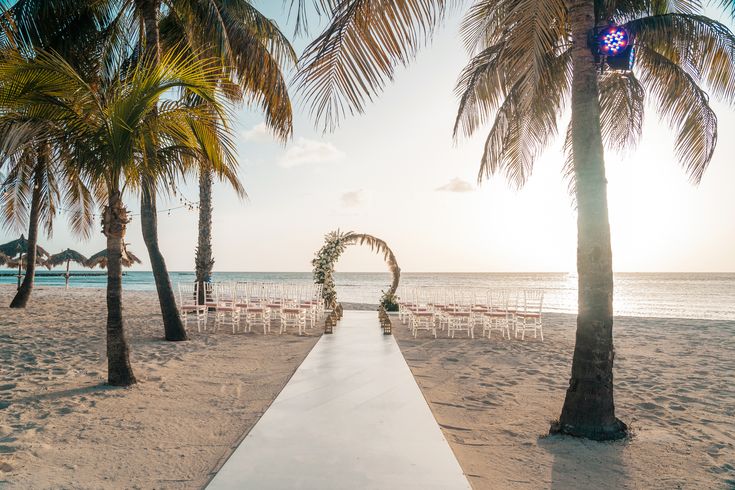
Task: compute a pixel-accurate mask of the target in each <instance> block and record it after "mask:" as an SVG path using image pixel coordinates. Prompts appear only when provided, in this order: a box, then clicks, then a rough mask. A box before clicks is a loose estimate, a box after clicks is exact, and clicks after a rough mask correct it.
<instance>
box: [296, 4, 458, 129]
mask: <svg viewBox="0 0 735 490" xmlns="http://www.w3.org/2000/svg"><path fill="white" fill-rule="evenodd" d="M453 1H454V0H394V1H391V2H385V1H382V0H340V1H335V2H334V5H333V8H331V9H330V16H331V23H330V25H329V26H328V27H327V28H326V29H325V30H324V32H322V33H321V34H320V35H319V36H318V37H317V38H316V39H315V40H314V41H313V42H312V43H311V44H309V45H308V46H307V47H306V50H305V51H304V53H303V55H302V56H301V60H300V62H299V72H298V74H297V76H296V84H297V88H298V90H299V91H300V92H301V93H302V94H303V96H304V98H305V100H306V103H307V105H308V106H309V109H310V112H311V114H312V115H313V116H314V117H315V119H316V121H317V124H318V125H320V126H323V127H324V129H325V130H333V129H335V128H336V126H337V125H338V124H339V121H340V120H341V119H342V118H343V117H344V116H345V115H347V114H355V113H362V112H363V111H364V109H365V105H366V103H367V102H368V101H371V100H372V99H373V98H374V97H375V96H376V95H377V94H378V93H380V92H381V91H382V89H383V87H384V86H385V84H386V82H388V81H390V80H392V79H393V74H394V72H395V68H396V66H398V65H406V64H407V63H408V62H409V61H410V60H412V59H413V57H414V56H415V55H416V53H417V51H418V50H419V48H420V47H421V46H423V45H424V44H426V43H427V42H428V40H429V39H430V37H431V35H432V33H433V32H434V30H435V29H436V27H437V26H438V25H439V24H440V23H441V22H442V19H443V18H444V13H445V12H446V10H447V8H448V7H449V6H450V4H451V3H453Z"/></svg>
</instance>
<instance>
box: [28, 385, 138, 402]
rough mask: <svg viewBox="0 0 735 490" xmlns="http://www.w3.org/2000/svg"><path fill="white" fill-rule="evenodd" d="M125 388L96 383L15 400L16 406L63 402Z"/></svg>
mask: <svg viewBox="0 0 735 490" xmlns="http://www.w3.org/2000/svg"><path fill="white" fill-rule="evenodd" d="M125 389H126V388H124V387H119V386H110V385H108V384H105V383H96V384H93V385H88V386H80V387H79V388H71V389H68V390H59V391H48V392H45V393H39V394H34V395H30V396H26V397H23V398H16V399H14V400H13V403H14V404H18V403H29V402H36V401H41V400H61V399H63V398H71V397H75V396H80V395H92V394H95V393H104V392H114V391H121V390H125Z"/></svg>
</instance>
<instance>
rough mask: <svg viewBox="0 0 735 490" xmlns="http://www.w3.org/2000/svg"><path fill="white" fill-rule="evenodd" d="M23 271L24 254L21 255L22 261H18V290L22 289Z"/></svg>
mask: <svg viewBox="0 0 735 490" xmlns="http://www.w3.org/2000/svg"><path fill="white" fill-rule="evenodd" d="M21 270H23V254H22V253H21V254H20V260H18V288H17V289H20V278H21V277H22V276H21Z"/></svg>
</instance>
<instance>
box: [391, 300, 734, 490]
mask: <svg viewBox="0 0 735 490" xmlns="http://www.w3.org/2000/svg"><path fill="white" fill-rule="evenodd" d="M546 323H547V326H546V329H545V336H546V341H545V342H543V343H541V342H540V341H534V340H530V341H529V340H528V339H527V340H526V341H524V342H521V341H520V340H518V341H508V340H505V341H503V340H500V338H499V337H500V336H499V334H498V333H497V332H495V333H494V334H493V335H494V337H493V340H487V339H475V340H470V339H465V338H462V339H460V338H457V339H446V338H439V339H437V340H434V339H433V338H429V337H430V335H429V334H428V333H426V332H420V333H419V337H420V338H419V339H417V340H414V339H413V338H412V337H411V336H410V333H409V332H408V330H407V329H406V327H404V326H402V325H395V327H394V334H395V336H396V338H397V340H398V341H399V344H400V346H401V350H402V351H403V354H404V356H405V357H406V360H407V361H408V363H409V365H410V367H411V369H412V371H413V373H414V376H415V377H416V380H417V382H418V383H419V385H420V386H421V389H422V391H423V392H424V396H425V397H426V399H427V400H428V401H429V405H430V407H431V409H432V411H433V412H434V415H435V417H436V419H437V421H438V422H439V423H440V424H441V425H442V428H443V430H444V434H445V436H446V437H447V439H448V440H449V442H450V445H451V446H452V449H453V450H454V452H455V454H456V455H457V458H458V460H459V462H460V464H461V465H462V468H463V469H464V471H465V473H466V474H467V475H468V476H469V480H470V482H471V483H472V485H473V487H474V488H476V489H490V488H493V489H504V488H528V489H543V488H553V489H571V488H584V489H588V488H589V489H593V488H594V489H598V488H609V489H620V488H645V489H648V488H652V489H653V488H655V489H659V488H660V489H673V488H692V489H709V488H735V322H732V321H731V322H726V321H706V320H671V319H653V318H617V319H616V323H615V342H616V359H615V401H616V414H617V416H618V417H619V418H621V419H622V420H623V421H625V422H626V423H628V424H629V425H630V426H631V427H632V428H633V433H634V435H633V437H632V438H631V439H630V440H627V441H622V442H614V443H596V442H590V441H582V440H577V439H573V438H569V437H560V436H554V437H545V434H547V433H548V428H549V421H550V420H552V419H556V418H558V416H559V413H560V411H561V406H562V403H563V400H564V393H565V390H566V386H567V384H568V380H569V373H570V369H571V359H572V350H573V346H574V323H575V320H574V317H573V316H570V315H548V316H547V322H546Z"/></svg>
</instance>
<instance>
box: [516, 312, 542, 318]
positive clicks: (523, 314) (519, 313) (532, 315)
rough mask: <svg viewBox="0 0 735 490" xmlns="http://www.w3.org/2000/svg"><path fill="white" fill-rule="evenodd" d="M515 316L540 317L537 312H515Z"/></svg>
mask: <svg viewBox="0 0 735 490" xmlns="http://www.w3.org/2000/svg"><path fill="white" fill-rule="evenodd" d="M516 316H520V317H524V318H541V315H540V314H539V313H521V312H518V313H516Z"/></svg>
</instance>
